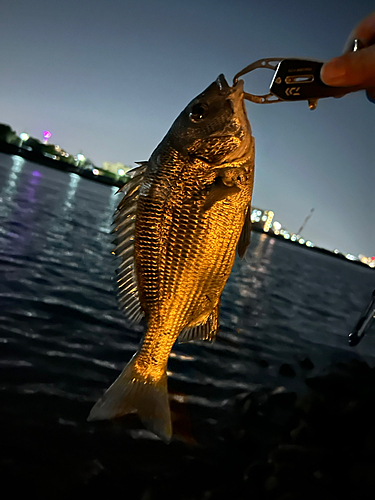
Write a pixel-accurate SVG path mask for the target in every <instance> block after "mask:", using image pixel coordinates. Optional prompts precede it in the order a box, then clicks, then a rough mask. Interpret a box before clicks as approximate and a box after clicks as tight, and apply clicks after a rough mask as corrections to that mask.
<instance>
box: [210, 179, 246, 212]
mask: <svg viewBox="0 0 375 500" xmlns="http://www.w3.org/2000/svg"><path fill="white" fill-rule="evenodd" d="M240 190H241V188H239V187H238V186H236V185H233V186H226V185H225V184H224V182H223V180H222V178H221V177H217V178H216V181H215V182H214V184H212V186H211V189H210V191H209V193H208V196H207V198H206V202H205V204H204V206H203V211H204V212H206V211H207V210H209V209H210V208H211V207H212V206H213V205H214V204H215V203H216V202H217V201H220V200H224V199H225V198H228V196H231V195H233V194H235V193H238V192H239V191H240Z"/></svg>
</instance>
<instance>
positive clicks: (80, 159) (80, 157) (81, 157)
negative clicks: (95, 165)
mask: <svg viewBox="0 0 375 500" xmlns="http://www.w3.org/2000/svg"><path fill="white" fill-rule="evenodd" d="M77 160H78V161H85V160H86V158H85V157H84V155H83V154H81V153H78V154H77Z"/></svg>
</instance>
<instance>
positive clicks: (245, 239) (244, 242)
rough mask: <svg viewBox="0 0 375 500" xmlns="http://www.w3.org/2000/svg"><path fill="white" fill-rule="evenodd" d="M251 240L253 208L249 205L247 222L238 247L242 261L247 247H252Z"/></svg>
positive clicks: (243, 227)
mask: <svg viewBox="0 0 375 500" xmlns="http://www.w3.org/2000/svg"><path fill="white" fill-rule="evenodd" d="M250 238H251V207H250V205H249V206H248V208H247V212H246V215H245V222H244V224H243V226H242V231H241V235H240V239H239V240H238V245H237V253H238V255H239V257H240V259H242V257H243V256H244V255H245V253H246V250H247V247H248V246H249V245H250Z"/></svg>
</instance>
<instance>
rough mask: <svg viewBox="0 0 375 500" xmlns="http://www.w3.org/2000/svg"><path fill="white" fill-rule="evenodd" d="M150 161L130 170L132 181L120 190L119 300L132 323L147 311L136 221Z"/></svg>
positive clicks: (117, 228)
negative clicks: (141, 297) (136, 255)
mask: <svg viewBox="0 0 375 500" xmlns="http://www.w3.org/2000/svg"><path fill="white" fill-rule="evenodd" d="M146 168H147V162H142V163H141V165H140V166H139V167H136V168H133V169H132V170H129V171H128V176H129V177H130V180H129V181H128V182H127V183H126V184H125V185H124V186H123V187H122V188H121V189H120V190H119V191H120V192H123V193H125V196H124V197H123V199H122V200H121V201H120V203H119V205H118V208H117V210H116V212H115V215H114V225H115V227H114V229H113V231H112V233H113V234H115V238H114V241H113V243H114V244H115V248H114V250H113V253H114V254H115V255H116V256H117V257H119V258H120V259H121V264H120V266H119V268H118V270H117V273H118V275H117V283H118V289H119V291H118V299H119V305H120V308H121V310H122V311H123V312H124V314H125V317H126V318H127V319H128V321H130V322H131V323H139V321H140V320H141V318H142V317H143V315H144V313H143V311H142V308H141V304H140V300H139V292H138V280H137V276H136V272H135V262H134V237H135V220H136V211H137V202H138V196H139V188H140V186H141V184H142V182H143V178H144V173H145V171H146Z"/></svg>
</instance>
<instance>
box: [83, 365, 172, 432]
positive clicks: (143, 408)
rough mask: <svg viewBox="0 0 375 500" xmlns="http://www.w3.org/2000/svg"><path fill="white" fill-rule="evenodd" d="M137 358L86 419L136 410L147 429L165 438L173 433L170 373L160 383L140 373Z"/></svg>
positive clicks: (104, 417) (125, 413)
mask: <svg viewBox="0 0 375 500" xmlns="http://www.w3.org/2000/svg"><path fill="white" fill-rule="evenodd" d="M135 359H136V358H135V357H133V359H132V360H131V361H130V362H129V363H128V364H127V366H126V367H125V368H124V370H123V372H122V373H121V375H120V376H119V377H118V378H117V379H116V380H115V382H114V383H113V384H112V385H111V386H110V387H109V389H107V391H106V392H105V393H104V394H103V396H102V397H101V398H100V399H99V400H98V401H97V403H96V404H95V405H94V407H93V408H92V410H91V412H90V415H89V416H88V419H87V420H89V421H90V420H106V419H111V418H116V417H121V416H123V415H127V414H128V413H137V414H138V415H139V417H140V419H141V420H142V422H143V423H144V425H145V426H146V428H147V429H148V430H150V431H151V432H153V433H154V434H156V435H157V436H159V437H160V438H161V439H163V440H164V441H167V442H168V441H169V440H170V438H171V436H172V424H171V414H170V410H169V403H168V390H167V374H166V373H165V372H164V374H163V376H162V377H161V379H160V380H159V381H157V382H155V381H149V380H147V379H145V378H144V377H142V376H140V375H139V373H138V372H137V371H135V369H134V363H135Z"/></svg>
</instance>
